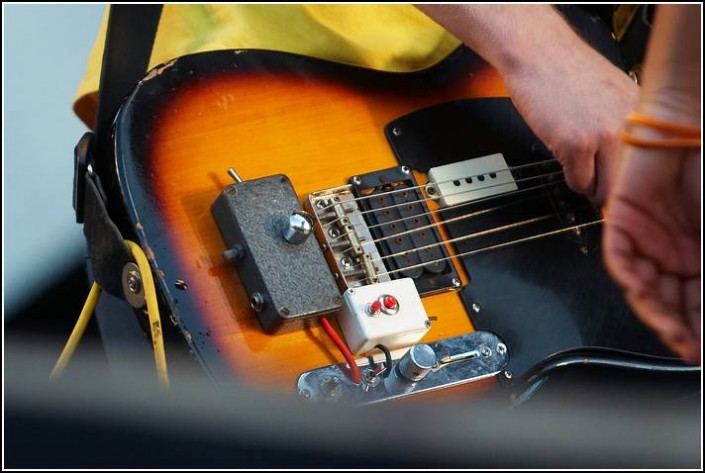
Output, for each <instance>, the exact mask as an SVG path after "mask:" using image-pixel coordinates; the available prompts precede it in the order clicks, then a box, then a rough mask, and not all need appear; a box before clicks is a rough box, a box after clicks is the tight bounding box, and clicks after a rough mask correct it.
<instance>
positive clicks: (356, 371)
mask: <svg viewBox="0 0 705 473" xmlns="http://www.w3.org/2000/svg"><path fill="white" fill-rule="evenodd" d="M321 326H322V327H323V330H324V331H325V332H326V333H327V334H328V336H329V337H330V339H331V340H333V343H335V345H336V346H337V347H338V350H340V353H342V354H343V356H344V357H345V361H347V362H348V365H350V374H351V375H352V380H353V383H355V384H360V381H362V375H361V374H360V367H359V366H357V363H355V358H353V355H352V353H350V349H349V348H348V346H347V345H346V344H345V342H344V341H343V340H342V339H341V338H340V336H339V335H338V334H337V333H336V331H335V330H334V329H333V326H332V325H331V324H330V322H329V321H328V319H326V318H325V317H321Z"/></svg>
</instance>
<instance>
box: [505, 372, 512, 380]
mask: <svg viewBox="0 0 705 473" xmlns="http://www.w3.org/2000/svg"><path fill="white" fill-rule="evenodd" d="M512 376H513V375H512V372H511V371H509V370H504V377H505V378H507V379H512Z"/></svg>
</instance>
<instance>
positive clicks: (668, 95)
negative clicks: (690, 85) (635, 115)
mask: <svg viewBox="0 0 705 473" xmlns="http://www.w3.org/2000/svg"><path fill="white" fill-rule="evenodd" d="M700 107H701V106H700V96H699V94H693V93H688V92H687V91H678V90H653V91H652V90H643V91H642V94H641V99H640V100H639V104H638V106H637V108H636V111H637V112H639V113H642V114H644V115H648V116H650V117H653V118H656V119H658V120H662V121H666V122H673V123H679V124H681V125H683V126H688V127H693V128H700V126H701V123H700V113H701V108H700Z"/></svg>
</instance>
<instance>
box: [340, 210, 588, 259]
mask: <svg viewBox="0 0 705 473" xmlns="http://www.w3.org/2000/svg"><path fill="white" fill-rule="evenodd" d="M583 208H590V207H589V206H587V207H586V206H579V207H572V208H568V209H565V211H567V212H573V211H577V210H581V209H583ZM551 218H560V216H559V215H558V214H556V213H553V214H546V215H542V216H539V217H534V218H530V219H527V220H523V221H520V222H513V223H509V224H506V225H503V226H499V227H495V228H489V229H485V230H480V231H478V232H475V233H470V234H467V235H462V236H459V237H455V238H450V239H445V240H441V241H437V242H435V243H429V244H428V245H424V246H420V247H415V248H410V249H408V250H404V251H399V252H397V253H392V254H389V255H385V256H381V257H377V258H371V261H383V260H386V259H390V258H396V257H398V256H402V257H404V256H409V255H411V254H413V253H417V252H419V251H421V250H425V249H430V248H434V247H437V246H442V245H445V244H447V243H456V242H459V241H464V240H469V239H471V238H477V237H480V236H485V235H491V234H493V233H497V232H501V231H504V230H511V229H514V228H517V227H520V226H523V225H530V224H532V223H537V222H540V221H543V220H548V219H551ZM449 222H450V221H449V220H447V221H445V222H443V223H449ZM375 241H377V240H375ZM345 251H348V250H345ZM345 251H341V253H344V252H345ZM431 263H432V262H426V263H425V264H431ZM354 266H363V263H353V264H352V267H354Z"/></svg>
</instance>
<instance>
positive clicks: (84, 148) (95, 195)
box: [73, 4, 162, 298]
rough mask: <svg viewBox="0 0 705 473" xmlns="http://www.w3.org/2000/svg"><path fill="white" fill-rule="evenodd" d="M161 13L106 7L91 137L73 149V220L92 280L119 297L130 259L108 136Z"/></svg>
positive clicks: (145, 61)
mask: <svg viewBox="0 0 705 473" xmlns="http://www.w3.org/2000/svg"><path fill="white" fill-rule="evenodd" d="M161 11H162V5H118V4H116V5H111V6H110V13H109V18H108V29H107V34H106V39H105V49H104V52H103V64H102V69H101V74H100V88H99V90H98V108H97V112H96V120H95V123H96V126H95V132H94V133H90V132H89V133H86V134H85V135H84V136H83V137H82V138H81V140H80V141H79V142H78V145H77V146H76V148H75V150H74V190H73V205H74V209H75V211H76V221H77V222H78V223H83V224H84V227H83V232H84V234H85V236H86V240H87V242H88V249H89V253H90V258H91V265H92V272H93V276H94V278H95V280H96V281H97V282H98V284H100V286H101V287H102V288H103V290H105V291H107V292H108V293H110V294H113V295H115V296H118V297H121V298H122V297H123V293H122V281H121V274H122V268H123V267H124V266H125V264H127V263H128V262H130V261H132V255H131V252H130V250H129V249H128V247H127V245H125V242H124V240H123V237H122V235H121V234H120V231H119V230H118V226H117V225H116V222H117V223H118V224H120V223H121V222H120V221H121V220H123V218H124V217H123V215H122V212H121V210H120V209H119V202H118V201H119V200H120V199H117V198H116V196H119V195H120V190H119V185H118V182H117V179H116V177H115V169H114V166H115V162H114V160H112V159H111V158H112V152H111V141H112V140H111V136H110V131H111V127H112V122H113V119H114V118H115V115H116V114H117V112H118V110H119V108H120V105H121V104H122V102H123V100H124V99H125V98H126V97H127V96H128V95H129V94H130V92H131V91H132V89H133V88H134V87H135V85H136V84H137V82H138V81H139V80H140V79H141V78H142V77H143V76H144V74H145V72H146V71H147V67H148V66H149V60H150V56H151V53H152V45H153V44H154V38H155V37H156V33H157V26H158V25H159V18H160V16H161ZM111 197H112V198H111Z"/></svg>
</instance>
